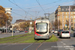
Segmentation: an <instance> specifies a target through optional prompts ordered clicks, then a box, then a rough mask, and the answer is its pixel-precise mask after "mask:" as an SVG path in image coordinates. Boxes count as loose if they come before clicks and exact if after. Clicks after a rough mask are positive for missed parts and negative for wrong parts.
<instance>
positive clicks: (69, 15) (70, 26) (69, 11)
mask: <svg viewBox="0 0 75 50" xmlns="http://www.w3.org/2000/svg"><path fill="white" fill-rule="evenodd" d="M69 31H70V33H71V19H70V6H69Z"/></svg>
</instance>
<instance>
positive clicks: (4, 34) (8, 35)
mask: <svg viewBox="0 0 75 50" xmlns="http://www.w3.org/2000/svg"><path fill="white" fill-rule="evenodd" d="M20 34H25V32H20V33H17V32H16V33H13V35H20ZM10 36H12V33H3V34H0V38H4V37H10Z"/></svg>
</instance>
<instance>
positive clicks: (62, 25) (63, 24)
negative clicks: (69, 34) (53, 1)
mask: <svg viewBox="0 0 75 50" xmlns="http://www.w3.org/2000/svg"><path fill="white" fill-rule="evenodd" d="M63 15H64V13H62V29H63V30H64V23H63V22H64V20H63V18H64V16H63Z"/></svg>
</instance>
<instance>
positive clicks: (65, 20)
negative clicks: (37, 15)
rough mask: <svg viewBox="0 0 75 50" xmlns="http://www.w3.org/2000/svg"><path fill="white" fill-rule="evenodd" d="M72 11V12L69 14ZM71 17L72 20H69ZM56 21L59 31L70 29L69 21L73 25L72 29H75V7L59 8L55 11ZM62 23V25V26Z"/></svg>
mask: <svg viewBox="0 0 75 50" xmlns="http://www.w3.org/2000/svg"><path fill="white" fill-rule="evenodd" d="M69 10H70V12H69ZM69 17H70V19H69ZM55 21H57V22H58V23H57V24H58V25H57V26H56V28H58V29H69V21H70V23H71V29H74V28H75V6H70V9H69V6H58V8H57V9H56V11H55ZM60 23H61V24H60Z"/></svg>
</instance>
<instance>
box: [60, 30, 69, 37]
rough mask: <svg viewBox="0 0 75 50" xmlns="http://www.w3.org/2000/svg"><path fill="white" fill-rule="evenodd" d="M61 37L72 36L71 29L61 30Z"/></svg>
mask: <svg viewBox="0 0 75 50" xmlns="http://www.w3.org/2000/svg"><path fill="white" fill-rule="evenodd" d="M59 36H60V37H69V38H70V32H69V31H61V34H60V35H59Z"/></svg>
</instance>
